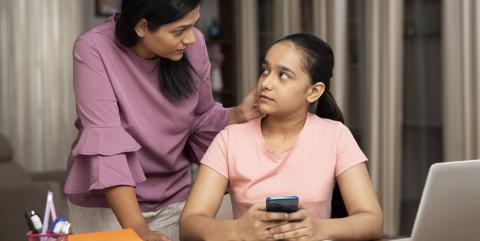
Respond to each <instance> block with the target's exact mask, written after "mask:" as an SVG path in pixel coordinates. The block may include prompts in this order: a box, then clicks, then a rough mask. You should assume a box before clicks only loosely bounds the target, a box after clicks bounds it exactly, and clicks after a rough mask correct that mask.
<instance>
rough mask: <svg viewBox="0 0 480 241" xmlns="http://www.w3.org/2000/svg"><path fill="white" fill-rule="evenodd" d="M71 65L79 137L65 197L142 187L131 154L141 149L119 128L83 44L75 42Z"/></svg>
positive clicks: (99, 68) (93, 56)
mask: <svg viewBox="0 0 480 241" xmlns="http://www.w3.org/2000/svg"><path fill="white" fill-rule="evenodd" d="M73 60H74V65H73V72H74V75H73V79H74V81H73V82H74V92H75V100H76V107H77V114H78V120H77V126H78V127H79V136H78V138H77V141H76V142H75V143H74V145H73V148H72V152H71V155H70V160H69V163H68V168H67V169H68V170H67V171H68V175H67V180H66V183H65V192H66V193H68V194H75V193H88V192H90V191H95V190H102V189H105V188H108V187H112V186H118V185H128V186H136V184H138V183H140V182H144V181H145V180H146V177H145V174H144V172H143V170H142V167H141V164H140V161H139V160H138V159H137V157H136V154H135V152H136V151H137V150H139V149H140V148H141V146H140V144H139V143H138V142H137V141H136V140H135V139H134V137H132V135H130V134H129V133H128V132H127V131H126V130H125V129H124V128H123V127H122V125H121V123H122V122H121V118H120V111H119V104H118V101H117V98H116V96H115V92H114V89H113V87H112V85H111V83H110V80H109V78H108V75H107V74H106V70H105V66H104V65H103V62H102V60H101V57H100V55H99V53H98V51H97V49H96V48H95V47H94V45H93V43H92V42H91V41H89V39H88V38H82V37H80V38H79V39H78V40H77V41H76V43H75V46H74V52H73Z"/></svg>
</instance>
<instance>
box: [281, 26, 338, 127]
mask: <svg viewBox="0 0 480 241" xmlns="http://www.w3.org/2000/svg"><path fill="white" fill-rule="evenodd" d="M283 41H288V42H290V43H293V44H294V45H295V47H296V48H297V49H299V50H301V53H302V65H303V69H304V70H305V72H306V73H308V74H309V76H310V81H311V83H312V84H315V83H317V82H322V83H323V84H324V85H325V91H324V93H323V94H322V96H321V97H320V98H319V99H318V103H317V110H316V114H317V115H318V116H320V117H322V118H328V119H331V120H336V121H340V122H342V123H343V122H344V119H343V114H342V111H341V110H340V108H339V107H338V105H337V102H336V101H335V98H333V95H332V93H331V92H330V78H332V75H333V66H334V57H333V50H332V48H331V47H330V46H329V45H328V44H327V43H325V42H324V41H323V40H321V39H320V38H317V37H315V36H313V35H311V34H306V33H297V34H292V35H288V36H286V37H284V38H282V39H280V40H278V41H277V42H276V43H278V42H283Z"/></svg>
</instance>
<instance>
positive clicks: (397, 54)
mask: <svg viewBox="0 0 480 241" xmlns="http://www.w3.org/2000/svg"><path fill="white" fill-rule="evenodd" d="M365 4H366V6H365V16H366V33H365V34H366V51H365V54H366V78H365V80H366V86H365V90H366V93H365V96H366V98H367V105H366V114H365V118H366V119H365V121H364V123H365V126H364V128H363V129H364V130H365V134H366V135H365V137H366V138H365V139H366V142H365V146H366V152H367V156H368V157H369V159H370V162H369V165H370V174H371V177H372V180H373V183H374V186H375V190H376V193H377V196H378V198H379V201H380V204H381V205H382V209H383V213H384V220H385V223H384V233H385V234H386V235H396V234H397V233H398V229H399V221H400V191H401V189H400V175H401V173H400V172H401V171H400V170H401V166H400V160H401V144H402V143H401V128H402V123H401V122H402V111H401V110H402V109H403V108H402V96H403V91H402V88H403V14H404V12H403V7H404V2H403V1H397V0H388V1H384V0H368V1H366V2H365Z"/></svg>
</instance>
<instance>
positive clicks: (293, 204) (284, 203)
mask: <svg viewBox="0 0 480 241" xmlns="http://www.w3.org/2000/svg"><path fill="white" fill-rule="evenodd" d="M266 202H267V212H283V213H293V212H296V211H298V198H290V199H267V201H266Z"/></svg>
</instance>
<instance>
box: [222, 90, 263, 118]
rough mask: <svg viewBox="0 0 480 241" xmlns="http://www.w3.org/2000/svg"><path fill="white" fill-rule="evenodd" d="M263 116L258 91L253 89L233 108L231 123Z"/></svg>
mask: <svg viewBox="0 0 480 241" xmlns="http://www.w3.org/2000/svg"><path fill="white" fill-rule="evenodd" d="M262 116H263V114H262V113H261V112H260V111H259V110H258V104H257V92H256V90H255V89H252V90H250V92H248V94H247V95H246V96H245V97H244V98H243V100H242V103H240V105H239V106H237V107H234V108H232V111H231V114H230V119H229V124H238V123H243V122H247V121H249V120H253V119H256V118H260V117H262Z"/></svg>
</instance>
